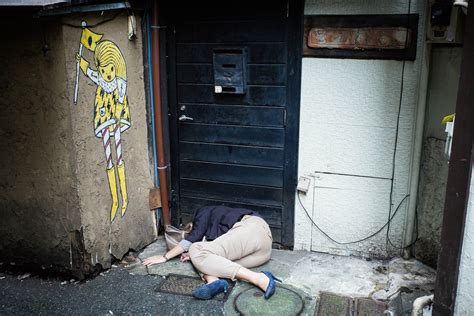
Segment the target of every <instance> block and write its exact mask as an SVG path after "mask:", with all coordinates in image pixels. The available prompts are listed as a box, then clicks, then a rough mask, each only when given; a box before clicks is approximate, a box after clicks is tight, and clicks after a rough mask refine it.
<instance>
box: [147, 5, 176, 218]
mask: <svg viewBox="0 0 474 316" xmlns="http://www.w3.org/2000/svg"><path fill="white" fill-rule="evenodd" d="M152 11H153V12H152V18H151V51H152V59H151V61H152V78H153V100H154V106H153V108H154V112H155V113H154V115H155V138H156V149H157V154H158V177H159V178H160V193H161V194H160V195H161V209H162V211H163V224H164V225H169V224H171V220H170V208H169V201H168V181H167V179H166V170H167V169H168V164H167V163H166V156H165V149H164V144H163V121H162V117H161V89H160V85H161V80H160V28H159V22H158V21H159V20H158V1H157V0H156V1H154V2H153V10H152Z"/></svg>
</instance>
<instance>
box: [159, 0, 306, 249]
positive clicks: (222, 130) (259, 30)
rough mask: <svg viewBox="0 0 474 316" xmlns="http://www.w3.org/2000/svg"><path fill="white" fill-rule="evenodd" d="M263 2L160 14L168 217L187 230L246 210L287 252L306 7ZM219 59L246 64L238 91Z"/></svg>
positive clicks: (187, 8)
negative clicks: (199, 215) (224, 209)
mask: <svg viewBox="0 0 474 316" xmlns="http://www.w3.org/2000/svg"><path fill="white" fill-rule="evenodd" d="M254 2H256V1H254ZM258 2H259V3H258V5H257V4H255V3H251V2H249V1H247V2H246V1H238V2H235V1H234V2H229V1H226V2H222V3H221V4H220V5H217V6H216V5H215V4H214V6H213V7H210V6H206V2H197V3H198V4H199V5H198V4H194V5H188V4H186V5H183V7H181V8H176V7H174V8H167V9H166V10H164V12H165V14H166V17H167V29H168V32H167V40H166V42H167V55H168V56H167V57H168V64H167V67H168V80H169V82H168V86H169V93H168V95H169V104H170V129H171V133H170V134H171V149H172V150H171V151H172V153H171V157H172V159H171V174H172V218H173V220H174V222H175V223H176V222H186V221H188V220H190V219H191V218H192V214H193V212H194V210H195V209H196V208H198V207H201V206H205V205H216V204H223V205H228V206H234V207H244V208H249V209H253V210H256V211H258V212H260V213H261V214H262V215H263V216H264V218H265V219H266V220H267V222H268V223H269V224H270V227H271V228H272V232H273V237H274V241H276V242H279V243H282V244H284V245H286V246H290V247H291V246H292V245H293V223H294V218H293V217H294V194H295V185H296V172H297V170H296V164H297V136H298V116H299V89H300V67H301V66H300V64H301V54H300V48H301V42H300V40H301V28H302V24H301V18H302V9H301V3H300V1H292V3H291V4H290V2H289V1H288V2H287V1H271V2H270V1H267V2H266V3H263V2H262V1H258ZM222 52H224V53H230V54H232V53H233V52H234V53H235V52H237V53H239V54H242V55H239V56H240V57H242V56H243V57H242V58H243V70H244V74H242V76H243V77H244V84H243V88H242V87H241V88H242V89H240V88H239V89H240V91H237V90H239V89H237V90H232V89H233V88H232V89H231V90H232V91H230V92H231V93H226V92H229V90H226V89H228V88H226V87H225V86H224V87H223V89H219V86H218V85H217V83H216V81H215V78H216V72H215V68H216V67H217V65H216V63H217V61H216V60H218V59H219V58H220V57H219V56H217V55H218V54H219V53H222ZM216 54H217V55H216ZM216 56H217V57H216ZM240 57H239V58H240ZM237 59H238V58H237ZM221 66H222V65H221ZM223 67H231V68H236V67H237V68H238V67H239V66H238V65H237V66H236V65H235V64H230V65H226V64H223ZM221 88H222V87H221ZM235 91H237V93H232V92H235Z"/></svg>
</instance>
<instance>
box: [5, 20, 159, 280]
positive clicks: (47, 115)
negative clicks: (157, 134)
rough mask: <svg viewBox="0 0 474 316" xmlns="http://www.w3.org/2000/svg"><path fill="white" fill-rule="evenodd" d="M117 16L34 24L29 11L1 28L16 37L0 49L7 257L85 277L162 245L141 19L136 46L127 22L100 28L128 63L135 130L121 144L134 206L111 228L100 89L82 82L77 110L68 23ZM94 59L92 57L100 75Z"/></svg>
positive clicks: (76, 32) (75, 40)
mask: <svg viewBox="0 0 474 316" xmlns="http://www.w3.org/2000/svg"><path fill="white" fill-rule="evenodd" d="M116 13H117V12H105V13H103V14H102V13H101V12H97V13H89V14H86V15H73V16H65V17H60V18H48V19H33V18H32V14H31V13H27V12H26V13H25V12H23V13H22V14H21V15H20V16H11V17H9V18H7V17H2V19H0V25H1V26H2V29H3V30H8V31H7V32H3V35H2V36H3V37H2V49H1V50H0V69H1V71H0V109H1V112H2V113H1V115H0V152H1V156H0V157H1V158H0V159H1V168H0V188H1V190H0V218H1V220H0V257H3V258H9V259H13V260H18V259H23V260H24V261H27V262H37V263H40V264H42V265H45V266H49V265H54V266H56V267H58V268H60V269H66V270H71V269H72V270H73V273H74V274H75V275H76V276H78V277H83V276H84V274H87V273H90V272H93V271H94V269H95V268H96V267H105V268H106V267H109V266H110V264H111V260H112V258H113V257H116V258H121V257H122V256H123V255H124V254H126V253H127V252H128V251H129V250H130V249H135V250H138V249H140V248H141V247H143V246H145V245H146V244H148V243H150V242H151V241H153V239H154V238H155V237H156V231H155V223H154V214H153V213H152V212H150V211H149V209H148V191H149V189H150V188H151V187H152V186H153V183H152V174H151V172H150V170H151V168H150V163H149V148H148V147H149V145H148V144H149V143H148V135H147V119H146V113H147V105H146V97H145V83H144V67H143V47H142V46H143V43H142V34H141V20H140V18H139V17H137V32H138V33H137V38H136V39H135V40H134V41H129V40H128V38H127V18H126V15H125V14H120V15H119V16H118V17H117V18H115V19H114V20H113V21H110V22H108V23H104V24H102V25H100V26H98V27H97V28H94V29H93V30H94V31H95V32H98V33H101V34H104V37H103V39H104V40H111V41H113V42H115V43H116V44H117V45H118V47H119V48H120V49H121V51H122V53H123V55H124V57H125V61H126V64H127V74H128V78H127V91H128V93H127V94H128V100H129V106H130V111H131V120H132V127H131V128H130V129H129V130H127V131H126V132H125V133H123V134H122V144H123V156H124V160H125V166H126V168H125V171H126V176H127V188H128V196H129V206H128V209H127V212H126V213H125V216H124V217H123V218H122V217H121V215H120V209H119V210H118V213H117V217H116V219H115V221H114V222H113V223H110V205H111V196H110V191H109V186H108V181H107V175H106V161H105V155H104V148H103V146H102V141H101V139H100V138H97V137H95V135H94V128H93V119H94V98H95V91H96V88H97V86H96V85H95V84H94V83H92V82H91V81H90V80H89V79H87V78H86V77H85V76H84V75H83V74H81V77H80V82H79V84H80V85H79V101H78V104H77V105H73V102H72V100H73V94H74V83H75V73H76V68H75V66H76V62H75V54H76V52H77V51H78V49H79V39H80V36H81V29H78V28H72V27H70V26H67V25H66V23H71V24H74V25H80V22H81V20H86V21H87V22H88V23H89V24H93V23H97V22H99V21H102V20H103V19H107V18H110V17H112V16H114V15H115V14H116ZM45 45H47V51H46V50H43V48H44V47H45ZM44 51H46V53H44ZM92 56H93V55H92V53H91V52H90V51H85V52H84V57H85V58H86V59H87V60H88V61H90V62H91V67H92V68H95V66H94V63H93V58H92ZM112 141H113V139H112ZM112 151H113V152H114V147H112ZM114 160H115V158H114ZM117 185H118V180H117ZM119 192H120V191H119ZM119 199H120V194H119ZM74 270H76V271H75V272H74ZM78 270H83V272H84V273H81V272H78Z"/></svg>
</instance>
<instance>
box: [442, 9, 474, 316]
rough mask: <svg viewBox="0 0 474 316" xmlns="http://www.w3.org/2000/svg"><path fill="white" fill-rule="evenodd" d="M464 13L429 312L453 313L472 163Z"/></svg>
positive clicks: (471, 50) (470, 23)
mask: <svg viewBox="0 0 474 316" xmlns="http://www.w3.org/2000/svg"><path fill="white" fill-rule="evenodd" d="M471 10H472V9H471ZM470 13H471V14H468V15H467V17H466V25H465V28H464V46H463V52H462V54H463V56H462V63H461V76H460V80H459V88H458V98H457V104H456V123H455V125H454V135H453V136H454V137H453V140H452V142H453V144H452V148H451V157H450V160H449V171H448V182H447V185H446V188H447V189H446V199H445V204H444V215H443V224H442V231H441V249H440V252H439V255H438V266H437V271H436V284H435V293H434V307H433V315H453V314H454V309H455V307H456V295H457V290H458V280H459V269H460V263H461V254H462V246H463V242H464V229H465V225H466V215H467V208H468V206H469V189H470V186H471V178H472V175H471V170H472V165H473V163H474V152H473V151H474V146H473V144H474V126H473V124H472V121H473V119H474V108H473V106H472V104H473V103H474V90H473V89H472V86H473V84H474V72H473V70H474V16H473V15H472V12H471V11H470Z"/></svg>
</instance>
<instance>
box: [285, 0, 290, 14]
mask: <svg viewBox="0 0 474 316" xmlns="http://www.w3.org/2000/svg"><path fill="white" fill-rule="evenodd" d="M289 16H290V1H287V2H286V17H289Z"/></svg>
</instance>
